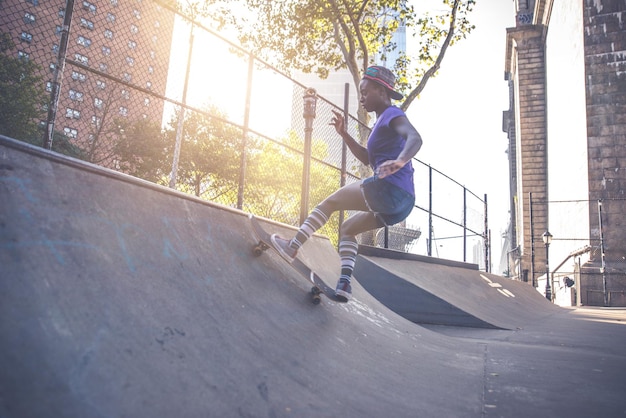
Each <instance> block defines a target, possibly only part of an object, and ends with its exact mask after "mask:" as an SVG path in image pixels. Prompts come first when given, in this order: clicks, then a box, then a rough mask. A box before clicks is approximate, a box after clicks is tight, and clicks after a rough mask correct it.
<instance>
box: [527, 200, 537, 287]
mask: <svg viewBox="0 0 626 418" xmlns="http://www.w3.org/2000/svg"><path fill="white" fill-rule="evenodd" d="M528 206H529V214H530V280H531V281H532V284H533V287H537V283H536V282H535V235H534V232H533V231H534V228H533V192H530V193H528Z"/></svg>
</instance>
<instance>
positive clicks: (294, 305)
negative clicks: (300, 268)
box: [0, 138, 484, 418]
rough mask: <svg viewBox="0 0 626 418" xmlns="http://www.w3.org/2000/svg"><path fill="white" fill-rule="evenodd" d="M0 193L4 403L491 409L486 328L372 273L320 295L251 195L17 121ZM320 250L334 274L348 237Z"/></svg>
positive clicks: (314, 412) (4, 156) (25, 409)
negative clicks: (404, 308) (272, 242)
mask: <svg viewBox="0 0 626 418" xmlns="http://www.w3.org/2000/svg"><path fill="white" fill-rule="evenodd" d="M0 199H1V201H2V212H1V219H0V249H1V251H0V265H1V266H2V267H1V269H2V270H1V277H0V332H1V335H2V337H1V338H2V341H1V343H0V370H2V373H1V374H0V416H1V417H3V418H4V417H7V418H8V417H122V416H128V417H171V416H177V417H200V416H202V417H207V416H209V417H232V416H237V417H252V416H267V417H281V416H293V417H334V416H395V417H401V416H415V415H416V414H417V415H419V411H428V415H431V416H460V415H462V416H478V415H479V414H480V411H481V410H482V403H483V401H482V396H483V383H482V380H483V372H482V371H483V367H484V366H483V363H484V362H483V352H482V351H483V350H482V349H481V348H480V347H479V346H478V345H473V344H472V345H468V346H467V347H464V348H461V347H459V345H458V343H457V342H455V341H454V340H451V339H450V338H449V337H445V336H442V335H440V334H437V333H433V332H431V331H428V330H426V329H423V328H421V327H419V326H417V325H415V324H413V323H411V322H409V321H407V320H405V319H403V318H401V317H399V316H398V315H396V314H394V313H393V312H391V311H389V310H388V309H386V308H385V307H384V306H382V305H380V304H379V303H378V302H376V300H375V299H373V298H372V297H371V296H369V295H368V294H367V293H366V292H365V291H364V290H363V289H362V288H360V287H359V285H358V284H357V283H355V289H354V293H355V298H354V300H353V302H351V303H349V304H333V303H332V302H330V301H328V300H326V299H323V302H322V304H321V305H318V306H315V305H313V304H312V303H311V302H310V297H309V294H308V293H307V292H308V290H309V289H310V286H308V285H307V283H305V282H304V281H303V280H302V279H301V277H300V276H298V275H297V273H296V272H295V271H294V270H293V269H292V268H291V267H289V266H288V265H287V264H286V263H285V262H284V261H283V260H281V259H279V258H278V257H277V256H276V255H275V254H273V253H270V252H268V253H266V254H263V255H262V256H260V257H258V258H255V257H254V256H253V255H252V250H251V248H252V245H253V243H254V239H253V237H252V232H251V230H250V228H249V227H248V219H247V217H246V214H245V213H241V212H238V211H235V210H232V209H229V208H226V207H220V206H215V205H211V204H208V203H206V202H203V201H200V200H197V199H193V198H190V197H188V196H186V195H183V194H180V193H177V192H174V191H171V190H169V189H166V188H162V187H158V186H154V185H151V184H149V183H146V182H143V181H140V180H137V179H134V178H131V177H127V176H124V175H120V174H118V173H115V172H112V171H108V170H104V169H101V168H98V167H95V166H91V165H88V164H85V163H82V162H78V161H75V160H71V159H68V158H65V157H61V156H58V155H56V154H53V153H49V152H46V151H43V150H40V149H37V148H33V147H29V146H26V145H24V144H21V143H16V142H14V141H10V140H8V139H6V138H0ZM265 226H266V227H267V228H275V229H276V230H278V231H281V230H282V231H283V232H285V231H286V230H285V228H284V227H279V226H278V225H273V224H265ZM307 250H308V252H304V253H303V257H304V258H305V259H306V260H308V261H309V262H312V263H314V264H315V265H316V266H320V267H321V266H327V267H324V268H320V269H319V272H320V274H321V275H322V277H326V278H328V277H329V276H328V273H329V272H330V271H334V269H335V268H337V266H338V263H339V259H338V256H337V254H336V251H335V250H334V248H333V246H332V245H331V244H330V243H329V242H328V241H327V240H326V239H324V238H320V237H315V238H313V241H312V242H311V245H308V248H307ZM321 260H324V262H323V263H322V262H321ZM329 261H330V262H329ZM334 274H335V273H333V277H334ZM442 365H445V369H446V370H448V371H450V373H441V367H442ZM450 393H454V396H450ZM459 414H460V415H459Z"/></svg>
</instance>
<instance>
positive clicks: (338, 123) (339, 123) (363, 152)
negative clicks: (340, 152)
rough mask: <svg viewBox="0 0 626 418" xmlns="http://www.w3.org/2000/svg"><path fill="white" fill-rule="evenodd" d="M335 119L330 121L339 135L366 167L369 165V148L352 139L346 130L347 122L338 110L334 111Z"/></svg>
mask: <svg viewBox="0 0 626 418" xmlns="http://www.w3.org/2000/svg"><path fill="white" fill-rule="evenodd" d="M332 112H333V118H332V119H331V121H330V125H333V126H334V127H335V130H336V131H337V133H338V134H339V135H340V136H341V138H342V139H343V142H345V143H346V145H347V146H348V148H349V149H350V152H352V154H354V156H355V157H356V158H358V160H359V161H361V162H362V163H363V164H365V165H369V156H368V154H367V148H365V147H364V146H363V145H361V144H359V143H358V142H357V140H356V139H354V138H352V136H350V134H349V133H348V131H347V130H346V121H345V120H344V118H343V115H342V114H341V113H339V112H337V111H336V110H333V111H332Z"/></svg>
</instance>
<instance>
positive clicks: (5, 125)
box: [0, 32, 47, 143]
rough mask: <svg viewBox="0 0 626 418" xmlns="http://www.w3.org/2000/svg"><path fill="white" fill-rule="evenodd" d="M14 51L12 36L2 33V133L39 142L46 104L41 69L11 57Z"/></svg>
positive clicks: (0, 74) (0, 40)
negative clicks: (40, 122)
mask: <svg viewBox="0 0 626 418" xmlns="http://www.w3.org/2000/svg"><path fill="white" fill-rule="evenodd" d="M14 48H15V44H14V42H13V40H12V39H11V36H10V35H9V34H8V33H4V32H0V134H2V135H6V136H9V137H12V138H15V139H19V140H22V141H27V142H31V143H34V142H35V141H37V142H38V143H40V142H41V132H40V131H39V120H40V119H43V118H44V115H45V113H44V110H43V109H44V106H45V104H46V102H47V95H46V92H45V89H44V85H43V81H42V78H41V77H40V76H39V75H38V74H39V71H40V68H39V67H38V66H37V65H35V64H34V63H33V62H31V61H29V60H28V58H27V57H21V58H20V57H13V56H11V55H10V51H11V50H13V49H14Z"/></svg>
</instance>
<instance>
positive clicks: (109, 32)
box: [104, 29, 113, 39]
mask: <svg viewBox="0 0 626 418" xmlns="http://www.w3.org/2000/svg"><path fill="white" fill-rule="evenodd" d="M104 37H105V38H107V39H113V31H112V30H110V29H105V31H104Z"/></svg>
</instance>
